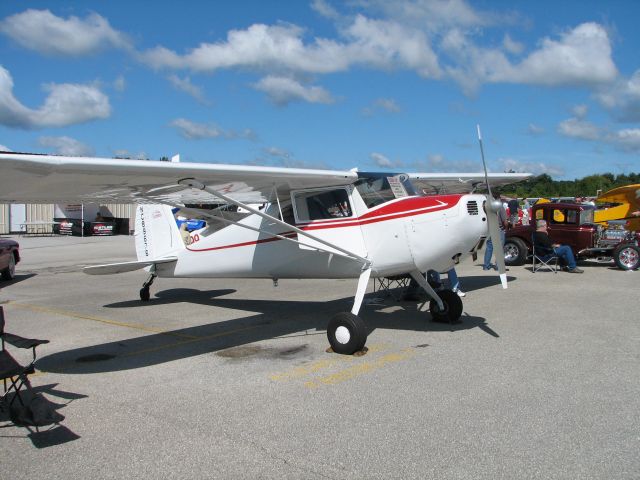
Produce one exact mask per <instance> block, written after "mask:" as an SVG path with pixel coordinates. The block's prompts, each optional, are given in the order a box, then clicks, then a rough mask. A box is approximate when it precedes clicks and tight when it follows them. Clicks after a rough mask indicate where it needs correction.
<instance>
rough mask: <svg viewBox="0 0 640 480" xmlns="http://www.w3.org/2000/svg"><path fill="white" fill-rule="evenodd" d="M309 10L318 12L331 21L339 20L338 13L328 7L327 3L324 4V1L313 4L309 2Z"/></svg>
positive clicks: (314, 0) (318, 0)
mask: <svg viewBox="0 0 640 480" xmlns="http://www.w3.org/2000/svg"><path fill="white" fill-rule="evenodd" d="M311 8H312V9H313V10H315V11H316V12H318V13H319V14H320V15H322V16H323V17H326V18H329V19H332V20H337V19H340V18H341V15H340V14H339V13H338V11H337V10H336V9H335V8H333V7H332V6H331V5H329V3H328V2H326V1H325V0H313V2H311Z"/></svg>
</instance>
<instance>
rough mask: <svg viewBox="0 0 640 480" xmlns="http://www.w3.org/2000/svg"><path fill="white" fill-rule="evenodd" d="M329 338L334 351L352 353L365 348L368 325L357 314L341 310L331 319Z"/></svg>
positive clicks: (328, 331)
mask: <svg viewBox="0 0 640 480" xmlns="http://www.w3.org/2000/svg"><path fill="white" fill-rule="evenodd" d="M327 338H328V339H329V344H330V345H331V348H332V349H333V351H334V352H336V353H341V354H343V355H352V354H354V353H355V352H358V351H360V350H362V349H363V348H364V344H365V343H366V342H367V327H366V325H365V324H364V321H363V320H362V319H361V318H360V317H358V316H357V315H354V314H353V313H350V312H341V313H338V314H337V315H335V316H334V317H333V318H331V320H329V324H328V325H327Z"/></svg>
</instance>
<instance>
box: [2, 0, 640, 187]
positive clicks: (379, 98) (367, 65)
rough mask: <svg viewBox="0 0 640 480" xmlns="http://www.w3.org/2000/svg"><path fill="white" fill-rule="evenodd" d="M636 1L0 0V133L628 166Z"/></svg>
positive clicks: (18, 138)
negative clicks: (481, 149)
mask: <svg viewBox="0 0 640 480" xmlns="http://www.w3.org/2000/svg"><path fill="white" fill-rule="evenodd" d="M639 18H640V2H638V1H631V0H629V1H623V0H617V1H610V2H604V1H589V0H582V1H574V0H563V1H561V2H557V1H553V2H552V1H545V0H541V1H538V2H512V1H488V0H485V1H463V0H415V1H393V0H353V1H342V2H338V1H331V0H310V1H293V0H289V1H235V2H230V1H229V2H225V1H219V2H211V1H204V0H201V1H184V2H180V3H178V2H174V1H164V0H156V1H154V2H142V1H127V2H125V1H119V0H111V1H109V2H104V1H91V0H83V1H60V2H50V1H48V2H46V1H42V2H38V1H31V2H29V1H17V0H3V1H2V2H1V3H0V146H2V147H4V148H6V149H9V150H13V151H24V152H42V153H58V154H65V155H90V156H93V155H95V156H101V157H112V156H125V157H131V158H150V159H159V158H160V157H161V156H172V155H174V154H176V153H179V154H180V155H181V158H182V161H194V162H215V163H238V164H255V165H273V166H293V167H309V168H331V169H350V168H354V167H358V168H359V169H360V170H395V171H421V172H452V171H460V172H469V171H479V170H480V169H481V164H480V153H479V149H478V142H477V137H476V124H480V126H481V128H482V132H483V137H484V143H485V153H486V157H487V160H488V164H489V169H490V170H491V171H493V172H502V171H507V170H514V171H518V172H522V171H527V172H532V173H534V174H540V173H548V174H550V175H551V176H552V177H553V178H555V179H573V178H581V177H584V176H586V175H590V174H594V173H603V172H612V173H614V174H620V173H629V172H638V171H640V161H639V160H638V154H639V153H640V55H639V54H638V47H639V46H640V29H638V27H637V20H638V19H639Z"/></svg>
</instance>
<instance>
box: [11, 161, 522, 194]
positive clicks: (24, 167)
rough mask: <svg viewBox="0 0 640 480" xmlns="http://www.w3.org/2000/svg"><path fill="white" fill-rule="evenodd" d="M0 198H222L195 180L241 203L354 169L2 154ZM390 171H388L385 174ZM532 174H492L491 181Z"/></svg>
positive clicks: (434, 187) (441, 189) (453, 183)
mask: <svg viewBox="0 0 640 480" xmlns="http://www.w3.org/2000/svg"><path fill="white" fill-rule="evenodd" d="M0 170H1V171H2V175H0V203H27V202H28V203H79V202H93V203H150V202H153V203H169V204H176V203H181V204H183V205H184V204H200V203H222V202H221V199H220V198H219V197H216V196H213V195H211V194H210V193H208V192H206V191H202V190H196V189H191V188H188V187H186V186H185V185H181V184H178V182H179V181H180V180H184V179H190V178H193V179H197V180H198V182H201V183H203V184H204V185H206V186H207V187H209V188H211V189H213V190H216V191H219V192H221V193H223V194H224V195H226V196H228V197H229V198H230V199H232V200H234V201H239V202H242V203H245V204H248V203H264V202H269V201H275V199H276V195H277V197H278V198H279V199H280V200H283V199H286V198H288V197H289V193H290V192H291V190H296V189H302V188H314V187H327V186H334V185H335V186H338V185H348V184H352V183H354V182H355V181H356V180H357V179H358V174H357V173H356V172H355V171H351V170H311V169H301V168H278V167H259V166H248V165H224V164H209V163H171V162H160V161H149V160H121V159H110V158H83V157H65V156H56V155H39V154H26V153H11V152H2V153H0ZM390 175H392V174H391V173H390ZM529 176H530V174H519V173H501V174H489V181H490V182H491V185H492V186H497V185H504V184H508V183H515V182H518V181H520V180H524V179H526V178H528V177H529ZM409 178H410V179H411V181H412V182H413V183H414V185H416V187H417V188H418V193H419V191H420V190H423V191H424V193H466V192H471V191H473V190H475V189H477V188H479V187H483V186H484V175H483V174H481V173H411V174H409Z"/></svg>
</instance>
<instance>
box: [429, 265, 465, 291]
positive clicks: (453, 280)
mask: <svg viewBox="0 0 640 480" xmlns="http://www.w3.org/2000/svg"><path fill="white" fill-rule="evenodd" d="M433 278H434V280H436V281H437V282H439V281H440V274H439V273H438V272H435V271H434V272H433ZM447 278H448V279H449V288H451V290H457V289H458V288H460V280H458V274H457V273H456V269H455V268H452V269H451V270H449V271H448V272H447Z"/></svg>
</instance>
